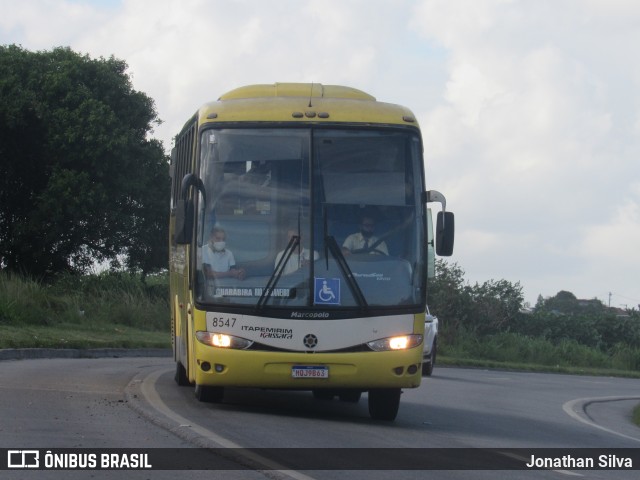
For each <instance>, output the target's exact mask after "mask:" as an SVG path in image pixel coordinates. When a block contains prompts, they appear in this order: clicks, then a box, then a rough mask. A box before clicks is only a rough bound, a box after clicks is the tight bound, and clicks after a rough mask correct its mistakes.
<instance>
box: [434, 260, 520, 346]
mask: <svg viewBox="0 0 640 480" xmlns="http://www.w3.org/2000/svg"><path fill="white" fill-rule="evenodd" d="M464 273H465V272H464V271H463V270H462V268H460V266H459V265H458V264H457V263H447V262H446V261H444V260H442V259H437V260H436V276H435V278H434V279H432V280H430V281H429V285H428V290H427V291H428V295H427V301H428V303H429V308H430V309H431V311H432V313H434V314H436V315H438V316H441V317H442V318H443V320H444V322H443V323H444V327H445V328H444V330H445V334H446V335H447V336H449V337H453V336H455V335H456V333H457V332H458V331H459V330H460V328H464V329H466V330H467V331H469V332H474V333H477V334H480V335H482V334H489V333H497V332H499V331H501V330H506V329H508V328H509V324H510V323H511V322H513V321H514V320H515V319H516V318H517V317H518V316H519V315H520V310H521V309H522V305H523V301H524V295H523V293H522V286H521V285H520V283H519V282H516V283H511V282H509V281H507V280H497V281H496V280H489V281H486V282H484V283H482V284H478V283H476V284H475V285H474V286H470V285H469V284H468V283H467V282H465V280H464Z"/></svg>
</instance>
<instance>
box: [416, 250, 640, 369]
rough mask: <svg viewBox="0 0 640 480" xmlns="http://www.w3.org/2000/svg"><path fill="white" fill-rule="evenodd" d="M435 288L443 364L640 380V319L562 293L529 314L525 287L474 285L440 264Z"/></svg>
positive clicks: (453, 266)
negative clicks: (524, 300) (526, 306)
mask: <svg viewBox="0 0 640 480" xmlns="http://www.w3.org/2000/svg"><path fill="white" fill-rule="evenodd" d="M436 271H437V273H436V278H435V279H434V280H432V281H431V283H430V288H429V298H428V301H429V306H430V309H431V312H432V313H434V314H436V315H437V316H438V318H439V319H440V339H439V343H438V347H439V353H440V356H439V362H440V363H441V364H452V365H468V366H478V367H500V368H513V369H519V370H538V371H540V370H544V371H555V372H566V373H585V374H606V375H624V376H632V377H638V378H640V313H639V312H638V310H636V309H628V310H626V311H624V312H622V314H621V312H620V311H619V310H617V309H611V308H608V307H607V306H605V305H604V304H603V303H602V302H601V301H600V300H597V299H588V300H580V299H577V298H576V297H575V296H574V295H573V294H572V293H571V292H567V291H560V292H558V294H557V295H555V296H553V297H550V298H546V299H544V298H542V297H539V298H538V302H537V304H536V305H535V307H534V308H532V309H527V308H525V305H524V303H523V298H524V297H523V294H522V288H521V286H520V284H519V283H517V282H516V283H511V282H509V281H507V280H497V281H496V280H489V281H486V282H484V283H483V284H477V283H476V284H475V285H471V284H469V283H468V282H466V281H465V279H464V271H463V270H462V269H461V268H460V267H459V266H458V265H457V264H456V263H447V262H445V261H443V260H438V261H437V264H436Z"/></svg>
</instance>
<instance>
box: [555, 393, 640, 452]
mask: <svg viewBox="0 0 640 480" xmlns="http://www.w3.org/2000/svg"><path fill="white" fill-rule="evenodd" d="M623 400H640V397H638V396H633V397H592V398H576V399H575V400H570V401H568V402H566V403H565V404H564V405H562V409H563V410H564V411H565V413H566V414H567V415H569V416H570V417H571V418H573V419H575V420H578V421H579V422H582V423H584V424H585V425H589V426H590V427H593V428H597V429H599V430H602V431H604V432H607V433H611V434H613V435H617V436H619V437H622V438H626V439H628V440H633V441H635V442H640V438H636V437H631V436H629V435H625V434H624V433H620V432H616V431H615V430H611V429H610V428H607V427H603V426H602V425H598V424H597V423H595V422H594V421H593V420H591V419H590V418H588V417H587V416H586V413H585V409H586V407H587V406H589V404H591V403H602V402H618V401H623ZM580 412H582V413H583V414H584V415H580Z"/></svg>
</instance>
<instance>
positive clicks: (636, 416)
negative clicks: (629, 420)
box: [633, 404, 640, 427]
mask: <svg viewBox="0 0 640 480" xmlns="http://www.w3.org/2000/svg"><path fill="white" fill-rule="evenodd" d="M633 423H635V424H636V425H638V426H639V427H640V404H638V405H636V408H634V409H633Z"/></svg>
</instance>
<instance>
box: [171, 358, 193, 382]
mask: <svg viewBox="0 0 640 480" xmlns="http://www.w3.org/2000/svg"><path fill="white" fill-rule="evenodd" d="M174 378H175V380H176V383H177V384H178V385H180V386H181V387H186V386H187V385H191V383H190V382H189V377H187V370H186V369H185V368H184V366H183V365H182V364H181V363H180V362H176V374H175V376H174Z"/></svg>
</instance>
